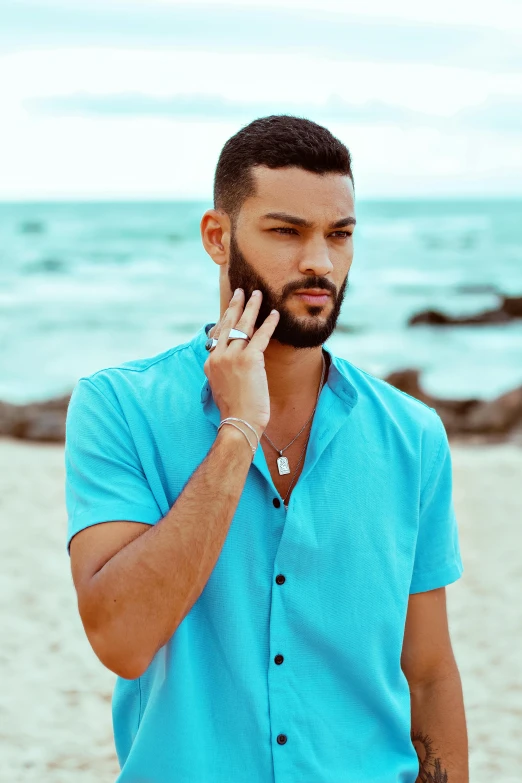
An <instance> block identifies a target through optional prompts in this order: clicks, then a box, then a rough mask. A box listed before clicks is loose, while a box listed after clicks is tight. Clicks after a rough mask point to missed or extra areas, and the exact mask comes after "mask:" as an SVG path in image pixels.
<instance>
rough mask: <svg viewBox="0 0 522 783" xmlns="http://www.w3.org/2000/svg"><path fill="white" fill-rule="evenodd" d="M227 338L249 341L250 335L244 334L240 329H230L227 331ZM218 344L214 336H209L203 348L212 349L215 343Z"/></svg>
mask: <svg viewBox="0 0 522 783" xmlns="http://www.w3.org/2000/svg"><path fill="white" fill-rule="evenodd" d="M227 339H228V340H246V341H247V342H250V337H249V336H248V334H245V332H242V331H241V330H240V329H231V330H230V332H229V333H228V338H227ZM217 344H218V341H217V338H216V337H209V339H208V340H207V342H206V343H205V348H206V349H207V351H209V352H210V351H213V350H214V348H215V347H216V345H217Z"/></svg>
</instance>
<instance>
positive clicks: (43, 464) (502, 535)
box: [0, 439, 522, 783]
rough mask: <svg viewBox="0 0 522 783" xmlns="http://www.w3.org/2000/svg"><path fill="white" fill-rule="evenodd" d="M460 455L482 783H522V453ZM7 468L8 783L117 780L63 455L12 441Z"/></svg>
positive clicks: (4, 762) (2, 765)
mask: <svg viewBox="0 0 522 783" xmlns="http://www.w3.org/2000/svg"><path fill="white" fill-rule="evenodd" d="M451 448H452V458H453V468H454V498H455V507H456V512H457V518H458V521H459V530H460V540H461V551H462V558H463V562H464V569H465V572H464V575H463V577H462V578H461V579H460V580H459V581H458V582H456V583H455V584H454V585H450V586H449V587H448V588H447V596H448V607H449V617H450V629H451V635H452V640H453V647H454V651H455V655H456V658H457V662H458V665H459V668H460V672H461V676H462V683H463V689H464V698H465V704H466V713H467V720H468V732H469V741H470V768H471V778H470V779H471V781H473V783H491V781H495V782H496V783H497V782H498V783H517V782H518V781H520V776H521V772H520V770H521V769H522V747H521V743H520V737H521V732H522V662H521V656H520V649H521V647H522V613H521V612H520V595H521V593H522V555H521V543H522V530H521V524H522V495H521V493H520V484H521V477H522V447H521V446H520V445H518V444H515V443H504V444H499V445H487V446H483V445H482V446H470V445H462V444H458V445H457V444H454V443H452V446H451ZM0 466H1V470H0V487H1V492H0V524H1V539H0V540H1V549H2V552H1V562H2V568H1V570H0V586H1V589H0V624H1V628H2V644H1V646H0V664H1V671H2V689H1V690H0V779H1V780H2V781H9V783H22V781H23V783H36V781H38V783H71V781H74V782H75V783H113V781H114V780H115V779H116V777H117V774H118V763H117V759H116V755H115V751H114V745H113V736H112V723H111V693H112V687H113V684H114V681H115V675H113V674H112V673H111V672H110V671H108V670H107V669H105V668H104V667H103V665H102V664H101V663H100V662H99V661H98V659H97V658H96V656H95V654H94V653H93V651H92V650H91V648H90V646H89V643H88V641H87V639H86V637H85V634H84V631H83V627H82V624H81V620H80V617H79V615H78V611H77V607H76V594H75V591H74V587H73V583H72V578H71V574H70V565H69V558H68V555H67V553H66V550H65V533H66V517H65V506H64V498H63V492H64V489H63V487H64V467H63V446H61V445H56V446H54V445H37V444H34V443H26V442H22V441H15V440H9V439H0ZM234 783H235V782H234ZM237 783H239V781H238V782H237Z"/></svg>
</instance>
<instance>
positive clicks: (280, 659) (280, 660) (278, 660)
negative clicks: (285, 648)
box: [274, 654, 284, 665]
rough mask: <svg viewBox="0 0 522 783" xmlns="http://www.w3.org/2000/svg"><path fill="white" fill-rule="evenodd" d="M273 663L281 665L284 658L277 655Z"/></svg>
mask: <svg viewBox="0 0 522 783" xmlns="http://www.w3.org/2000/svg"><path fill="white" fill-rule="evenodd" d="M274 661H275V662H276V663H277V664H278V665H279V664H281V663H283V661H284V658H283V656H282V655H279V654H278V655H276V657H275V658H274Z"/></svg>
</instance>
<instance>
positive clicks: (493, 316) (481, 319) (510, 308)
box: [408, 296, 522, 326]
mask: <svg viewBox="0 0 522 783" xmlns="http://www.w3.org/2000/svg"><path fill="white" fill-rule="evenodd" d="M518 318H522V296H502V297H501V302H500V305H499V307H497V308H496V309H495V310H484V311H483V312H481V313H477V314H476V315H462V316H460V315H459V316H451V315H446V314H445V313H442V312H440V310H422V311H421V312H420V313H416V314H415V315H412V316H411V318H409V319H408V326H415V325H416V324H430V325H431V326H463V325H469V324H505V323H507V322H508V321H514V320H515V319H518Z"/></svg>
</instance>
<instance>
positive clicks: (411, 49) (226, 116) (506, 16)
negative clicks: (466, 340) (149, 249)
mask: <svg viewBox="0 0 522 783" xmlns="http://www.w3.org/2000/svg"><path fill="white" fill-rule="evenodd" d="M268 114H293V115H296V116H300V117H306V118H308V119H311V120H314V121H315V122H318V123H320V124H322V125H325V126H326V127H327V128H329V130H330V131H331V132H332V133H334V135H336V136H337V137H338V138H339V139H341V141H343V142H344V143H345V144H346V145H347V147H348V148H349V150H350V153H351V155H352V160H353V173H354V179H355V188H356V195H357V196H358V197H366V198H390V197H399V198H402V197H423V198H429V197H470V196H473V197H477V198H479V197H489V196H492V197H502V196H521V195H522V2H521V0H495V3H485V2H480V1H479V0H475V1H474V2H468V0H452V1H450V0H437V3H422V2H419V0H414V1H412V0H394V2H393V3H390V1H389V0H363V2H349V0H299V2H297V1H296V0H264V1H263V3H262V4H261V3H259V2H249V1H248V0H233V1H231V2H227V3H223V2H208V1H207V2H199V0H191V1H190V3H182V2H176V0H125V2H123V0H66V1H65V0H61V2H60V1H59V0H32V1H29V0H27V1H26V0H1V3H0V199H1V200H55V199H82V200H83V199H86V200H88V199H167V198H201V199H210V198H211V196H212V181H213V176H214V171H215V167H216V163H217V159H218V156H219V153H220V150H221V148H222V147H223V145H224V143H225V142H226V140H227V139H228V138H230V136H232V135H233V134H234V133H236V132H237V131H238V130H239V129H240V128H241V127H243V126H244V125H246V124H248V123H249V122H250V121H252V120H253V119H255V118H256V117H262V116H266V115H268Z"/></svg>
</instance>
